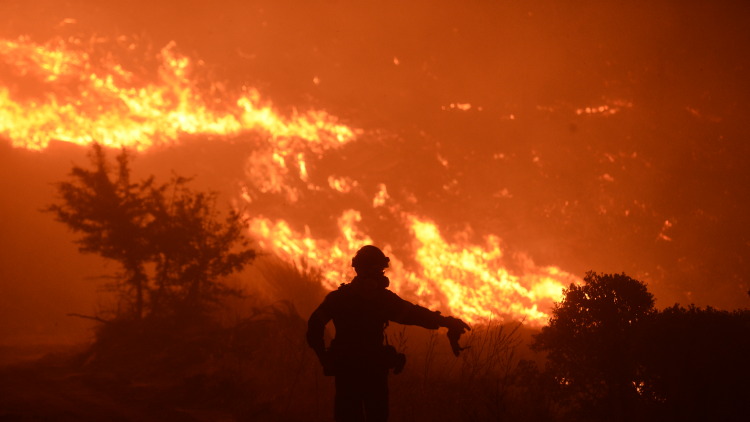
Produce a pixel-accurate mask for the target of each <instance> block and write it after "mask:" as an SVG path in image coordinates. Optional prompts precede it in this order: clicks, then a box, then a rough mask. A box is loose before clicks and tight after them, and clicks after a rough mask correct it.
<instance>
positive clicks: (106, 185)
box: [47, 144, 255, 319]
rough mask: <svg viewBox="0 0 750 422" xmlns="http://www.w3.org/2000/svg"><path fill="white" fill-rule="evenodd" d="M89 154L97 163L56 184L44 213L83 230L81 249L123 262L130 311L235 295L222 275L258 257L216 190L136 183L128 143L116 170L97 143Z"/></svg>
mask: <svg viewBox="0 0 750 422" xmlns="http://www.w3.org/2000/svg"><path fill="white" fill-rule="evenodd" d="M90 159H91V164H92V166H93V168H92V169H86V168H82V167H79V166H74V167H73V169H72V171H71V173H70V180H68V181H64V182H59V183H57V184H56V188H57V192H58V194H59V201H58V202H57V203H54V204H52V205H50V206H49V207H48V208H47V211H49V212H52V213H53V214H54V215H55V217H56V219H57V220H58V221H60V222H62V223H65V224H66V225H67V226H68V227H69V228H70V229H72V230H73V231H74V232H75V233H79V234H80V237H79V238H78V239H77V240H76V243H77V244H78V246H79V250H80V251H81V252H84V253H96V254H99V255H101V256H102V257H104V258H108V259H112V260H115V261H117V262H119V263H120V265H121V266H122V268H123V270H124V274H123V279H124V284H123V286H122V288H121V289H119V290H118V292H119V294H120V297H121V299H126V302H129V303H131V304H132V306H131V307H130V311H129V312H127V315H125V316H132V317H134V318H136V319H141V318H142V317H143V316H144V315H145V314H150V315H155V316H158V315H165V314H173V313H175V312H180V310H181V309H184V310H188V309H189V310H190V311H191V312H201V311H204V310H206V309H207V308H208V307H209V306H210V304H211V303H213V302H216V301H217V300H218V299H219V298H220V297H221V296H222V295H225V294H232V293H236V291H234V290H232V289H229V288H228V287H226V286H225V285H224V284H222V283H221V282H220V279H221V277H223V276H226V275H229V274H231V273H233V272H235V271H239V270H241V269H242V268H243V267H244V266H245V265H246V264H248V263H249V262H250V261H251V260H252V259H253V258H254V257H255V252H254V251H253V250H252V249H250V248H248V242H247V240H246V239H245V237H244V236H243V234H242V233H243V232H242V230H243V228H244V225H243V219H242V217H241V216H240V215H239V214H238V213H236V212H229V214H228V215H227V216H226V217H225V218H223V219H222V218H221V216H220V214H219V213H218V212H217V210H216V195H215V194H212V193H202V192H194V191H192V190H190V189H189V187H188V185H187V184H188V182H189V180H188V179H185V178H181V177H175V178H173V179H172V180H171V181H170V182H169V183H165V184H156V183H155V181H154V178H153V177H149V178H146V179H144V180H141V181H139V182H132V181H131V174H130V173H131V172H130V167H129V161H130V155H129V153H128V152H127V150H125V149H123V150H122V152H121V153H120V154H119V155H118V156H117V159H116V166H115V168H113V167H112V165H111V164H110V162H108V161H107V157H106V155H105V152H104V150H103V148H102V147H101V146H100V145H96V144H95V145H94V146H93V147H92V151H91V153H90ZM149 268H152V269H153V268H155V270H151V271H149ZM118 316H124V315H118Z"/></svg>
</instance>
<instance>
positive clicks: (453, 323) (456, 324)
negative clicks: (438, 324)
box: [442, 316, 471, 356]
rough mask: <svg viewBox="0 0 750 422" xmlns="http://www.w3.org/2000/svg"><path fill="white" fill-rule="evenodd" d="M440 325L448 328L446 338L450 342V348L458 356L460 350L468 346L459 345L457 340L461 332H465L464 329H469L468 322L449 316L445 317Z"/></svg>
mask: <svg viewBox="0 0 750 422" xmlns="http://www.w3.org/2000/svg"><path fill="white" fill-rule="evenodd" d="M442 326H443V327H447V328H448V340H449V341H450V343H451V349H453V354H454V355H456V356H458V355H459V354H460V353H461V350H465V349H468V347H461V346H460V345H459V344H458V340H459V339H460V338H461V334H463V333H465V332H466V331H471V327H469V325H468V324H466V323H465V322H463V321H461V320H460V319H458V318H454V317H450V316H449V317H445V319H444V320H443V323H442Z"/></svg>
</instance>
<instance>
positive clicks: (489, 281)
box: [250, 210, 577, 325]
mask: <svg viewBox="0 0 750 422" xmlns="http://www.w3.org/2000/svg"><path fill="white" fill-rule="evenodd" d="M404 218H405V220H406V222H407V224H408V228H409V230H410V232H411V234H412V236H413V244H412V245H411V247H412V249H413V250H414V251H415V254H414V261H415V262H414V264H412V265H407V264H405V263H404V262H403V261H402V260H399V259H398V257H394V255H393V253H392V252H391V251H392V247H391V246H390V245H384V246H383V250H384V252H385V253H386V254H387V255H390V257H391V263H390V270H389V273H388V276H389V277H390V279H391V289H392V290H394V291H396V292H397V293H399V294H402V295H404V296H407V297H415V298H417V300H418V301H419V302H420V303H421V304H422V305H425V306H428V307H432V308H438V309H442V310H444V311H446V312H450V313H455V314H457V315H461V316H462V317H463V318H464V319H466V320H468V321H471V322H481V321H484V320H488V319H490V318H492V317H494V316H497V315H502V316H512V317H513V318H518V319H523V320H525V321H526V322H527V323H530V324H531V325H543V324H545V323H546V321H547V318H548V317H549V315H548V314H546V313H545V312H543V311H542V310H541V309H540V308H544V307H546V306H550V305H552V303H553V302H554V301H556V300H559V299H560V298H561V296H562V290H563V288H564V284H563V283H567V284H569V283H573V282H576V281H577V279H576V278H575V277H573V276H571V275H570V274H567V273H565V272H563V271H561V270H559V269H558V268H555V267H536V266H535V265H534V264H533V262H531V261H530V260H528V259H524V260H523V264H524V269H523V275H521V276H518V275H513V274H511V273H510V272H509V271H508V270H507V268H505V266H504V265H503V264H504V262H503V251H502V248H501V244H500V239H499V238H498V237H497V236H487V237H486V238H485V244H484V245H472V244H470V243H468V242H456V243H449V242H448V241H446V240H445V239H444V238H443V236H442V235H441V233H440V231H439V229H438V227H437V225H435V224H434V223H432V222H430V221H427V220H425V219H420V218H418V217H416V216H414V215H405V217H404ZM361 220H362V217H361V215H360V213H359V212H358V211H356V210H346V211H345V212H344V213H343V214H342V215H341V216H340V217H339V219H338V227H339V230H340V236H339V237H338V238H336V239H335V240H333V241H326V240H316V239H314V238H312V237H311V236H310V233H309V231H307V232H306V233H299V232H295V231H294V230H293V229H292V228H291V227H290V226H289V224H288V223H287V222H285V221H283V220H277V221H271V220H270V219H266V218H255V219H252V222H251V224H250V231H251V232H252V233H254V235H255V236H256V237H258V238H259V239H260V244H261V246H263V247H264V248H265V249H268V250H270V251H273V252H274V253H275V254H276V255H278V256H280V257H282V258H284V259H286V260H289V261H294V260H299V259H300V258H303V259H306V260H308V262H315V263H318V265H320V266H321V268H323V269H324V271H323V275H324V279H325V282H326V283H327V286H326V287H328V288H330V289H335V288H336V286H337V285H338V284H339V283H341V282H344V281H346V280H347V279H348V278H349V277H350V276H351V274H350V272H351V270H350V269H349V267H350V265H351V257H352V256H353V255H354V253H355V252H356V251H357V249H359V248H360V247H361V246H362V245H363V244H368V243H372V239H371V238H370V237H368V236H367V235H366V234H365V233H363V232H362V231H361V230H360V229H359V228H358V227H357V224H358V223H359V222H360V221H361Z"/></svg>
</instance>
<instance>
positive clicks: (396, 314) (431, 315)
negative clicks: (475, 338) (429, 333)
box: [390, 294, 471, 356]
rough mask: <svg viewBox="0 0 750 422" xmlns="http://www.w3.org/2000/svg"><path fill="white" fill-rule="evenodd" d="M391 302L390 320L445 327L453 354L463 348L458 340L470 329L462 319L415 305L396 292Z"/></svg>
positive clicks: (435, 327) (428, 326) (426, 326)
mask: <svg viewBox="0 0 750 422" xmlns="http://www.w3.org/2000/svg"><path fill="white" fill-rule="evenodd" d="M392 303H393V305H394V306H393V308H392V309H393V313H392V316H391V317H390V320H391V321H394V322H398V323H399V324H407V325H418V326H420V327H424V328H429V329H432V330H435V329H437V328H440V327H446V328H448V340H450V343H451V349H452V350H453V354H454V355H456V356H458V355H459V353H461V350H464V349H465V347H461V346H459V344H458V340H459V339H460V338H461V335H462V334H463V333H465V332H466V331H468V330H471V327H469V325H468V324H466V323H465V322H463V321H462V320H460V319H458V318H455V317H452V316H447V317H446V316H443V315H440V312H437V311H431V310H429V309H427V308H425V307H422V306H419V305H415V304H413V303H411V302H409V301H406V300H404V299H401V298H400V297H398V295H396V294H393V297H392Z"/></svg>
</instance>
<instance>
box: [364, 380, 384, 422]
mask: <svg viewBox="0 0 750 422" xmlns="http://www.w3.org/2000/svg"><path fill="white" fill-rule="evenodd" d="M363 388H364V397H363V399H364V407H365V416H366V419H365V420H366V421H367V422H386V421H387V420H388V370H383V371H378V372H377V373H374V374H372V375H371V376H369V377H368V382H367V384H366V385H363Z"/></svg>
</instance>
